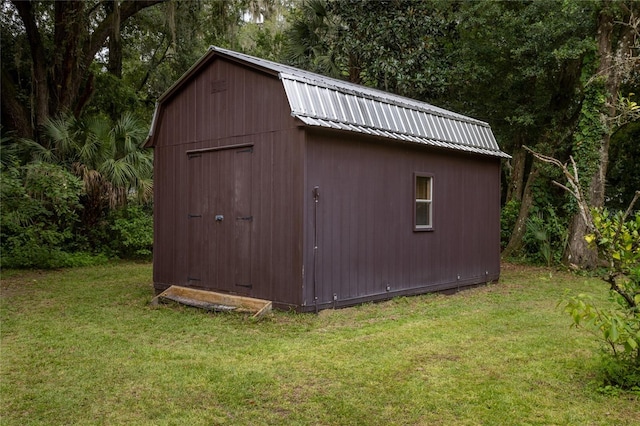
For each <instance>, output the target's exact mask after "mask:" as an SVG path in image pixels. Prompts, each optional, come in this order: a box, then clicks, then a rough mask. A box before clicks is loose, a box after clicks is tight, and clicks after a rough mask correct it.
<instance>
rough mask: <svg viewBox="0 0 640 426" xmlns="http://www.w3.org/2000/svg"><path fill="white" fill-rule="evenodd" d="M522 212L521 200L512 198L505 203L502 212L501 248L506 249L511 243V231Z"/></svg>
mask: <svg viewBox="0 0 640 426" xmlns="http://www.w3.org/2000/svg"><path fill="white" fill-rule="evenodd" d="M519 213H520V202H519V201H516V200H511V201H509V202H508V203H507V204H505V205H504V207H503V208H502V211H501V212H500V248H501V249H504V248H505V247H506V246H507V244H509V239H510V238H511V232H512V231H513V228H514V227H515V225H516V220H518V214H519Z"/></svg>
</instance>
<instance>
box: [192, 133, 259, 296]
mask: <svg viewBox="0 0 640 426" xmlns="http://www.w3.org/2000/svg"><path fill="white" fill-rule="evenodd" d="M187 155H188V167H189V189H188V190H189V209H188V210H189V214H188V218H187V220H188V233H189V238H188V277H187V280H188V283H189V285H190V286H193V287H201V288H205V289H210V290H216V291H225V292H230V293H239V294H244V295H248V294H250V293H251V290H252V281H251V234H252V233H251V227H252V226H253V216H252V213H251V174H252V157H253V147H252V146H241V147H229V148H224V147H223V148H220V149H215V150H210V151H205V150H200V151H191V152H188V153H187Z"/></svg>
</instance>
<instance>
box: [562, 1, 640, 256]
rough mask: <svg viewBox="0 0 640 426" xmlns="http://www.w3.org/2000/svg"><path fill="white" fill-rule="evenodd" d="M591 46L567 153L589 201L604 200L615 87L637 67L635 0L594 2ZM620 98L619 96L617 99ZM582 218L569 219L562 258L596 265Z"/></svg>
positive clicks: (638, 11)
mask: <svg viewBox="0 0 640 426" xmlns="http://www.w3.org/2000/svg"><path fill="white" fill-rule="evenodd" d="M598 5H599V11H598V14H597V17H596V19H597V30H596V32H595V41H596V52H595V58H594V61H593V66H592V72H591V73H589V74H586V75H585V81H584V85H585V94H586V96H585V99H584V102H583V104H582V110H581V118H580V122H579V125H578V129H577V131H576V132H575V134H574V144H573V154H574V157H575V158H576V160H577V161H578V163H579V166H580V172H581V174H582V178H583V181H586V182H587V183H586V188H584V190H585V195H586V197H587V199H588V203H589V205H590V206H591V207H596V208H601V207H603V206H604V205H605V190H606V176H607V170H608V166H609V148H610V145H611V136H612V135H613V133H614V132H615V130H616V129H617V128H618V127H619V125H620V124H621V123H620V120H619V119H617V118H618V116H619V114H620V110H621V107H622V109H624V107H623V106H621V102H620V99H621V98H624V95H623V94H622V93H620V90H621V88H622V87H623V85H624V84H625V83H627V82H628V81H629V80H630V79H631V78H633V77H637V75H638V73H640V56H639V54H638V51H639V49H640V43H639V42H640V38H639V30H640V3H638V2H637V1H633V0H628V1H611V0H602V1H601V2H599V4H598ZM622 103H624V102H622ZM587 232H588V227H587V224H586V222H585V220H584V218H583V216H582V215H580V214H579V213H576V214H575V215H574V217H573V219H572V222H571V227H570V232H569V243H568V246H567V251H566V253H565V259H566V261H567V262H571V263H574V264H577V265H579V266H583V267H594V266H596V265H597V262H598V259H597V253H596V251H595V250H592V249H590V248H589V247H588V244H587V242H586V241H585V236H586V234H587Z"/></svg>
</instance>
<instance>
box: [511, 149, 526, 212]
mask: <svg viewBox="0 0 640 426" xmlns="http://www.w3.org/2000/svg"><path fill="white" fill-rule="evenodd" d="M526 164H527V152H526V151H525V150H524V149H522V147H521V146H520V147H518V148H517V149H516V151H515V152H514V153H513V157H512V159H511V167H510V172H511V176H510V180H509V185H508V186H507V198H506V202H507V203H508V202H509V201H512V200H515V201H522V195H523V192H524V191H523V186H524V184H525V182H524V178H525V173H524V172H525V166H526Z"/></svg>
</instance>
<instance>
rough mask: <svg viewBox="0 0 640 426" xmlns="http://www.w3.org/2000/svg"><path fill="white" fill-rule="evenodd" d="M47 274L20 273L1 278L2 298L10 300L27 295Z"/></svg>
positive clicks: (0, 292) (0, 290)
mask: <svg viewBox="0 0 640 426" xmlns="http://www.w3.org/2000/svg"><path fill="white" fill-rule="evenodd" d="M45 274H46V272H44V271H19V272H14V271H11V272H10V273H8V274H6V273H3V274H2V275H1V276H0V297H2V298H10V297H14V296H18V295H22V294H25V293H26V292H28V291H30V290H31V289H32V288H33V286H34V285H35V284H37V283H38V281H39V280H41V279H42V277H43V276H44V275H45Z"/></svg>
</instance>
